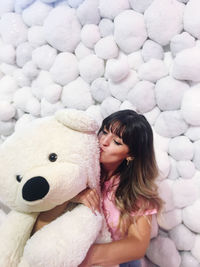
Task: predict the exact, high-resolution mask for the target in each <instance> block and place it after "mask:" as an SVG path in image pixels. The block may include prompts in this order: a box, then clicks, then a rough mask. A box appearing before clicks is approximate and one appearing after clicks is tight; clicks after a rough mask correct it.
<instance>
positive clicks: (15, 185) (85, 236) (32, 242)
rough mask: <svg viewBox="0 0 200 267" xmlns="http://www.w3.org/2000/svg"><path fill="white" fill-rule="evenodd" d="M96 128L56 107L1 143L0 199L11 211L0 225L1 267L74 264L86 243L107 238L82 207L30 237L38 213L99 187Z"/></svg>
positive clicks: (102, 223) (99, 223) (82, 115)
mask: <svg viewBox="0 0 200 267" xmlns="http://www.w3.org/2000/svg"><path fill="white" fill-rule="evenodd" d="M97 128H98V125H97V123H96V122H95V121H94V120H93V119H92V118H91V117H89V116H88V115H87V114H86V113H85V112H83V111H78V110H72V109H68V110H60V111H58V112H57V113H56V115H55V116H53V117H46V118H42V119H37V120H34V121H33V122H31V123H30V124H28V126H27V127H24V128H23V129H20V130H17V131H16V132H15V133H14V134H13V135H12V136H11V137H9V138H7V140H6V141H5V142H4V143H3V144H2V145H1V147H0V199H1V201H2V202H3V203H4V204H6V205H7V206H8V207H10V208H11V210H12V211H11V212H10V213H9V214H8V215H7V217H6V219H5V220H3V223H2V224H1V225H0V266H1V267H16V266H20V267H25V266H26V267H61V266H62V267H76V266H78V265H79V264H80V263H81V262H82V260H83V259H84V257H85V256H86V253H87V251H88V249H89V247H90V246H91V244H93V243H94V242H109V241H110V240H111V239H110V234H109V232H108V231H107V230H106V229H107V228H106V224H105V219H104V217H103V216H102V215H101V214H99V213H97V215H96V216H95V215H94V214H93V213H92V211H91V210H90V209H89V208H87V207H85V206H84V205H78V206H77V207H75V208H74V209H73V210H71V211H66V212H65V213H64V214H62V215H61V216H60V217H58V218H57V219H55V220H54V221H52V222H51V223H49V224H48V225H46V226H44V227H43V228H42V229H41V230H39V231H37V232H36V233H35V234H33V235H32V236H31V232H32V229H33V226H34V224H35V222H36V219H37V216H38V214H39V212H41V211H46V210H50V209H52V208H54V207H56V206H58V205H60V204H62V203H64V202H65V201H67V200H70V199H72V198H73V197H74V196H76V195H77V194H78V193H79V192H80V191H82V190H83V189H85V188H86V187H87V186H89V187H91V188H96V189H97V190H99V148H98V140H97V137H96V134H95V132H96V130H97ZM97 239H98V241H97Z"/></svg>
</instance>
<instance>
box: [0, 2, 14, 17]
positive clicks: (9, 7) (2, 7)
mask: <svg viewBox="0 0 200 267" xmlns="http://www.w3.org/2000/svg"><path fill="white" fill-rule="evenodd" d="M14 3H15V0H7V1H0V15H2V14H4V13H8V12H12V11H14Z"/></svg>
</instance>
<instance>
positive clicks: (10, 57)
mask: <svg viewBox="0 0 200 267" xmlns="http://www.w3.org/2000/svg"><path fill="white" fill-rule="evenodd" d="M0 61H1V62H5V63H8V64H13V65H14V63H15V49H14V47H13V45H11V44H4V45H1V46H0Z"/></svg>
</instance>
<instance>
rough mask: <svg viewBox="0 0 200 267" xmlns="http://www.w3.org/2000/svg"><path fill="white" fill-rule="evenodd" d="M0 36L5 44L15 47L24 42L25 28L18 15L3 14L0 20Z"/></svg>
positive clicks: (25, 36) (25, 37)
mask: <svg viewBox="0 0 200 267" xmlns="http://www.w3.org/2000/svg"><path fill="white" fill-rule="evenodd" d="M0 34H1V36H2V39H3V41H4V42H5V43H8V44H11V45H14V46H17V45H19V44H20V43H23V42H25V41H26V39H27V27H26V25H25V24H24V22H23V20H22V18H21V16H20V15H19V14H16V13H12V12H10V13H5V14H3V15H2V16H1V20H0Z"/></svg>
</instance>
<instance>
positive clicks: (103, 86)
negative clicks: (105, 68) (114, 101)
mask: <svg viewBox="0 0 200 267" xmlns="http://www.w3.org/2000/svg"><path fill="white" fill-rule="evenodd" d="M91 94H92V97H93V98H94V99H95V100H96V101H97V102H99V103H101V102H102V101H103V100H104V99H105V98H106V97H108V96H110V90H109V85H108V82H107V81H106V79H105V78H97V79H96V80H94V81H93V82H92V84H91Z"/></svg>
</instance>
